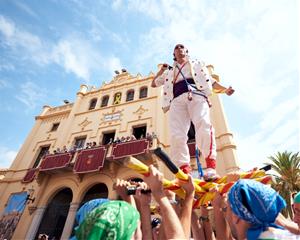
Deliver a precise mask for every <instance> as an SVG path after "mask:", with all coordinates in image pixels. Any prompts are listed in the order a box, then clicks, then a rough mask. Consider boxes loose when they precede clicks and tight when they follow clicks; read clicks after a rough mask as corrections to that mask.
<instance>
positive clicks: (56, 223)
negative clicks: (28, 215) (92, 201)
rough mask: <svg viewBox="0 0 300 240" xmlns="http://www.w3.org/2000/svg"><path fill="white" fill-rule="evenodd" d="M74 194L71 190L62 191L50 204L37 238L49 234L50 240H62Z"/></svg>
mask: <svg viewBox="0 0 300 240" xmlns="http://www.w3.org/2000/svg"><path fill="white" fill-rule="evenodd" d="M72 197H73V193H72V190H71V189H70V188H64V189H62V190H60V191H59V192H58V193H57V194H56V195H55V196H54V197H53V199H52V200H51V201H50V202H49V203H48V206H47V208H46V211H45V214H44V215H43V219H42V221H41V224H40V226H39V229H38V231H37V234H36V236H35V239H38V236H39V234H47V235H48V236H49V239H60V237H61V234H62V232H63V229H64V226H65V222H66V219H67V216H68V212H69V208H70V203H71V201H72Z"/></svg>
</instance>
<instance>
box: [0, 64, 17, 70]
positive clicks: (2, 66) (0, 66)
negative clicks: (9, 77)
mask: <svg viewBox="0 0 300 240" xmlns="http://www.w3.org/2000/svg"><path fill="white" fill-rule="evenodd" d="M12 70H15V66H14V65H12V64H11V63H7V62H6V63H1V62H0V71H12Z"/></svg>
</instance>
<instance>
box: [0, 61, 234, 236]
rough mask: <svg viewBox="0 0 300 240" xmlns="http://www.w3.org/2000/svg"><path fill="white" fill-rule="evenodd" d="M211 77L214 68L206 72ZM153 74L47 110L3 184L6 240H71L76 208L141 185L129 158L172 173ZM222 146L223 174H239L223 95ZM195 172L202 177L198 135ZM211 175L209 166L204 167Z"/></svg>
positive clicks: (118, 80) (121, 79) (219, 111)
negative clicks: (121, 182)
mask: <svg viewBox="0 0 300 240" xmlns="http://www.w3.org/2000/svg"><path fill="white" fill-rule="evenodd" d="M208 69H209V70H210V72H211V74H212V76H213V77H214V78H215V79H217V80H219V77H218V75H216V74H214V73H213V66H211V65H210V66H208ZM153 77H154V74H152V73H150V74H149V76H146V77H144V76H141V75H140V74H137V75H136V76H132V75H131V74H129V73H128V72H127V71H126V70H125V69H123V70H122V71H121V73H117V75H116V76H115V77H114V78H113V79H112V80H111V82H109V83H104V84H103V85H102V86H101V87H100V88H98V89H97V88H94V87H88V86H86V85H81V86H80V89H79V91H78V92H77V95H76V99H75V101H74V102H73V103H69V102H67V101H66V102H65V104H64V105H62V106H57V107H50V106H44V107H43V109H42V112H41V114H40V115H38V116H36V118H35V119H36V121H35V124H34V126H33V128H32V130H31V132H30V134H29V135H28V137H27V139H26V140H25V142H24V144H23V146H22V147H21V149H20V151H19V153H18V154H17V156H16V158H15V160H14V162H13V163H12V165H11V167H10V168H9V169H8V170H5V171H2V173H3V176H2V178H1V179H0V192H1V193H2V194H1V195H0V212H1V219H0V229H2V230H1V232H0V239H4V238H5V237H6V238H13V239H36V238H37V236H38V235H39V234H41V233H45V234H47V235H49V236H50V239H51V237H54V239H68V238H69V237H70V236H71V235H72V229H73V224H74V220H75V214H76V211H77V209H78V208H79V207H80V206H81V205H82V204H83V203H85V202H87V201H89V200H91V199H94V198H110V199H116V198H117V197H118V196H117V195H116V193H115V191H114V189H113V184H114V182H115V181H116V179H117V178H121V179H133V178H142V175H140V174H138V173H136V172H134V171H133V170H131V169H128V168H126V167H125V166H124V164H123V160H124V158H125V157H126V156H129V155H133V156H135V157H136V158H138V159H139V160H141V161H142V162H143V163H145V164H147V165H149V164H154V165H155V166H156V167H158V168H159V169H160V170H161V171H162V172H163V173H164V175H165V177H166V178H169V179H171V178H172V174H171V173H170V172H169V170H168V169H167V168H166V167H165V166H164V164H162V162H161V161H160V160H159V159H158V158H157V157H156V156H155V155H154V154H153V150H154V149H155V148H157V147H158V146H159V147H161V148H162V149H163V150H164V151H166V152H168V151H169V131H168V114H164V113H163V111H162V109H161V98H162V89H161V88H151V82H152V80H153ZM211 102H212V105H213V106H212V108H211V119H212V123H213V126H214V128H215V135H216V142H217V153H218V157H217V172H218V173H219V174H220V175H224V174H226V173H227V172H230V171H233V170H236V169H237V168H238V163H237V157H236V145H235V143H234V141H233V135H232V133H231V132H230V130H229V127H228V124H227V121H226V116H225V111H224V109H223V106H222V102H221V99H220V97H219V96H218V95H213V96H211ZM189 138H190V139H189V142H188V145H189V149H190V154H191V161H192V167H193V168H194V169H195V173H196V172H197V165H196V162H195V143H194V141H193V139H194V138H193V131H192V128H191V130H190V133H189ZM201 162H202V166H203V167H204V168H205V163H204V162H205V161H203V160H201Z"/></svg>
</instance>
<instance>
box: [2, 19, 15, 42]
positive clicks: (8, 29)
mask: <svg viewBox="0 0 300 240" xmlns="http://www.w3.org/2000/svg"><path fill="white" fill-rule="evenodd" d="M0 31H1V32H2V34H3V35H4V36H5V37H6V38H10V37H12V36H13V35H14V33H15V25H14V23H12V22H10V21H8V20H7V19H5V18H4V17H3V16H1V15H0Z"/></svg>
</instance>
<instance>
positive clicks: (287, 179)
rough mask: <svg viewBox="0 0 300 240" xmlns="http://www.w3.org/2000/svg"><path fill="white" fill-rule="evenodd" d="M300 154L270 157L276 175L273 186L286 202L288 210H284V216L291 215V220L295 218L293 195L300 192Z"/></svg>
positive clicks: (283, 154) (282, 154)
mask: <svg viewBox="0 0 300 240" xmlns="http://www.w3.org/2000/svg"><path fill="white" fill-rule="evenodd" d="M298 154H299V152H297V153H294V154H293V153H292V152H288V151H284V152H277V154H276V155H275V156H269V157H268V158H269V160H271V166H272V169H273V170H274V171H275V173H276V174H274V177H275V182H274V183H273V185H272V186H273V188H274V189H275V190H276V191H278V193H279V194H280V195H281V196H282V197H283V198H284V199H285V200H286V203H287V208H285V209H284V210H283V215H284V216H285V217H288V215H289V216H290V217H291V218H292V217H293V211H292V207H291V194H292V193H293V192H298V191H300V156H298ZM265 164H268V165H269V164H270V163H265Z"/></svg>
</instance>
